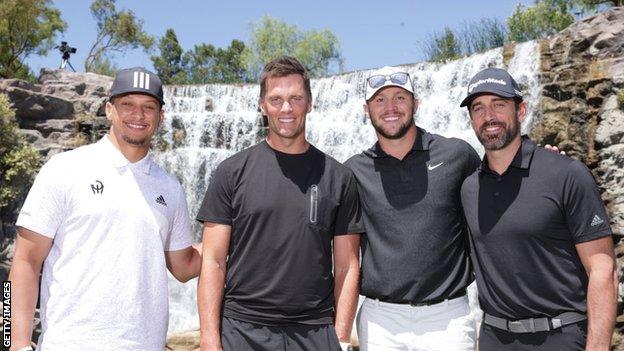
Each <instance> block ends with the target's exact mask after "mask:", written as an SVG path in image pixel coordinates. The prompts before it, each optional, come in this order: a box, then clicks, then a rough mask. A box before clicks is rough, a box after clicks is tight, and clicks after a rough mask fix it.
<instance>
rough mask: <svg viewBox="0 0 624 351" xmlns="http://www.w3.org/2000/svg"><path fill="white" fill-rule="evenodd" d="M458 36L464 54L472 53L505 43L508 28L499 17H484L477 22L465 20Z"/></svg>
mask: <svg viewBox="0 0 624 351" xmlns="http://www.w3.org/2000/svg"><path fill="white" fill-rule="evenodd" d="M456 36H457V37H459V38H460V46H461V52H462V54H464V55H470V54H473V53H476V52H483V51H486V50H489V49H493V48H497V47H501V46H503V45H505V39H506V36H507V28H506V27H505V24H503V23H501V22H500V21H498V20H497V19H492V18H482V19H480V20H479V21H477V22H470V23H466V22H464V26H463V28H462V30H461V31H460V32H459V33H458V34H457V35H456Z"/></svg>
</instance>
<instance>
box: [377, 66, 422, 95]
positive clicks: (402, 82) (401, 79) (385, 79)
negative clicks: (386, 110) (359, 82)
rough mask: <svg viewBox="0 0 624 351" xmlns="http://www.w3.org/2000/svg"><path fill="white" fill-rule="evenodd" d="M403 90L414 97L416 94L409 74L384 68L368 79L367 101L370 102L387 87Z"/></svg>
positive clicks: (397, 69) (388, 67) (393, 68)
mask: <svg viewBox="0 0 624 351" xmlns="http://www.w3.org/2000/svg"><path fill="white" fill-rule="evenodd" d="M391 86H395V87H399V88H403V89H405V90H407V91H409V92H410V93H412V95H413V94H414V86H413V85H412V80H411V78H410V75H409V73H407V72H405V71H404V70H402V69H400V68H397V67H390V66H386V67H382V68H380V69H378V70H376V71H374V72H373V73H371V75H370V76H369V77H368V78H366V98H365V99H366V101H368V100H370V98H372V97H373V95H375V94H376V93H377V92H378V91H379V90H380V89H382V88H385V87H391Z"/></svg>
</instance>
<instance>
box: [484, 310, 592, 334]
mask: <svg viewBox="0 0 624 351" xmlns="http://www.w3.org/2000/svg"><path fill="white" fill-rule="evenodd" d="M586 319H587V316H586V315H584V314H582V313H578V312H564V313H562V314H560V315H557V316H555V317H552V318H549V317H542V318H527V319H518V320H515V321H512V320H507V319H505V318H500V317H495V316H492V315H491V314H487V313H485V315H484V317H483V323H485V324H487V325H490V326H492V327H495V328H498V329H502V330H506V331H508V332H512V333H537V332H545V331H549V330H553V329H558V328H561V327H563V326H564V325H568V324H574V323H578V322H580V321H584V320H586Z"/></svg>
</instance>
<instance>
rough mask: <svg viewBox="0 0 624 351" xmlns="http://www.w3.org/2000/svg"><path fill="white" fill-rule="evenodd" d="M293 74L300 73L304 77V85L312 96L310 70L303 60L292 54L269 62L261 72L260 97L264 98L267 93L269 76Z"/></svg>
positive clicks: (309, 95)
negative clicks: (306, 67) (303, 63)
mask: <svg viewBox="0 0 624 351" xmlns="http://www.w3.org/2000/svg"><path fill="white" fill-rule="evenodd" d="M291 74H298V75H300V76H301V77H302V78H303V86H304V88H305V91H306V93H307V94H308V97H312V89H310V76H309V75H308V71H307V70H306V69H305V67H303V65H302V64H301V62H299V60H297V59H296V58H294V57H291V56H282V57H278V58H276V59H274V60H272V61H271V62H269V63H267V64H266V65H265V66H264V69H262V73H261V74H260V98H261V99H262V98H264V95H265V94H266V81H267V79H269V78H274V77H285V76H288V75H291Z"/></svg>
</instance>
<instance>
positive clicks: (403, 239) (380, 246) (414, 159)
mask: <svg viewBox="0 0 624 351" xmlns="http://www.w3.org/2000/svg"><path fill="white" fill-rule="evenodd" d="M346 165H347V166H348V167H349V168H351V169H352V170H353V173H354V174H355V177H356V179H357V181H358V192H359V194H360V200H361V204H362V217H363V219H364V226H365V228H366V234H365V235H364V236H362V241H361V243H362V274H361V294H362V295H365V296H367V297H370V298H376V299H380V300H384V301H389V302H396V303H403V302H424V301H430V300H436V299H441V298H447V297H450V296H453V295H456V294H457V293H459V292H461V291H463V290H464V289H465V288H466V286H467V285H468V284H470V282H471V281H472V275H471V273H470V265H469V262H468V253H467V251H466V248H467V245H468V243H467V235H466V232H465V225H464V220H463V213H462V210H461V203H460V196H459V192H460V187H461V184H462V182H463V181H464V179H465V178H466V177H467V176H468V175H469V174H471V173H472V172H474V170H475V169H476V168H477V166H478V165H479V156H478V155H477V153H476V152H475V150H474V149H473V148H472V147H471V146H470V145H469V144H468V143H466V142H465V141H463V140H460V139H455V138H445V137H442V136H440V135H436V134H430V133H428V132H426V131H425V130H423V129H420V128H419V129H418V134H417V137H416V141H415V142H414V145H413V146H412V149H411V150H410V152H409V153H408V154H407V155H406V156H405V157H404V158H403V160H398V159H396V158H394V157H392V156H390V155H388V154H386V153H385V152H384V151H383V150H382V149H381V147H380V146H379V144H378V143H377V144H375V145H374V146H373V147H372V148H371V149H369V150H366V151H364V152H363V153H361V154H358V155H355V156H353V157H351V158H350V159H349V160H348V161H347V162H346Z"/></svg>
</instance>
